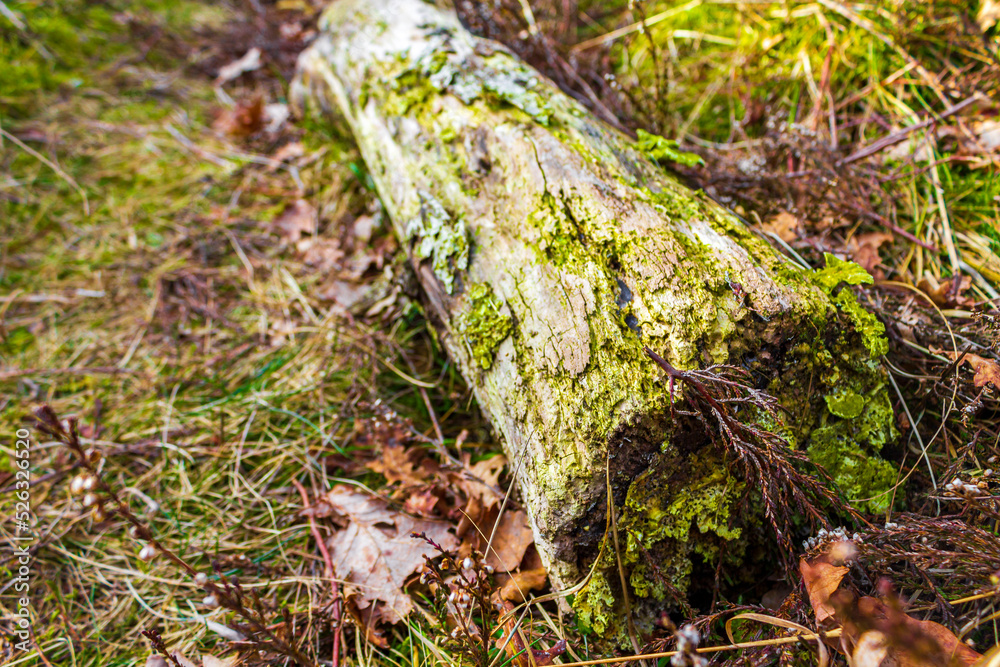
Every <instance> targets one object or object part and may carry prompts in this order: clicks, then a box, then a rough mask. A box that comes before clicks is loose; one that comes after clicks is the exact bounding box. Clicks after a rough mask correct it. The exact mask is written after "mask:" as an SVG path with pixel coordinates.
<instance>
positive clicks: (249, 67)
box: [215, 46, 261, 86]
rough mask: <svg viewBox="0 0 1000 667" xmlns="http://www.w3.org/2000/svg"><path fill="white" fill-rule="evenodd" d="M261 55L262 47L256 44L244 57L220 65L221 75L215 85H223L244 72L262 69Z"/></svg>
mask: <svg viewBox="0 0 1000 667" xmlns="http://www.w3.org/2000/svg"><path fill="white" fill-rule="evenodd" d="M260 55H261V53H260V49H258V48H257V47H256V46H255V47H253V48H252V49H250V50H249V51H247V52H246V53H245V54H243V57H242V58H239V59H238V60H234V61H233V62H231V63H229V64H228V65H224V66H222V67H220V68H219V76H217V77H216V79H215V85H216V86H221V85H222V84H224V83H227V82H229V81H232V80H233V79H235V78H236V77H238V76H240V75H241V74H243V73H244V72H252V71H253V70H255V69H260V65H261V62H260Z"/></svg>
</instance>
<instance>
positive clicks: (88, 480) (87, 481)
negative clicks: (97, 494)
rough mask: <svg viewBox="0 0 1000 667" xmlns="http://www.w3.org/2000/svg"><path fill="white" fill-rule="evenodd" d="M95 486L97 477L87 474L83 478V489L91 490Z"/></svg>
mask: <svg viewBox="0 0 1000 667" xmlns="http://www.w3.org/2000/svg"><path fill="white" fill-rule="evenodd" d="M95 486H97V478H96V477H94V476H93V475H87V476H86V477H84V478H83V490H84V491H93V490H94V487H95Z"/></svg>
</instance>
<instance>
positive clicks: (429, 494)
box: [403, 489, 441, 517]
mask: <svg viewBox="0 0 1000 667" xmlns="http://www.w3.org/2000/svg"><path fill="white" fill-rule="evenodd" d="M440 500H441V499H440V498H438V497H437V496H436V495H435V494H434V492H433V491H431V490H430V489H426V490H424V491H421V492H420V493H414V494H412V495H411V496H410V497H409V498H407V499H406V502H405V503H403V509H404V510H406V511H407V512H409V513H410V514H416V515H417V516H425V517H434V516H437V513H436V512H435V511H434V508H435V507H437V504H438V502H439V501H440Z"/></svg>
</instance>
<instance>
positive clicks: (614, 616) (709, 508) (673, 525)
mask: <svg viewBox="0 0 1000 667" xmlns="http://www.w3.org/2000/svg"><path fill="white" fill-rule="evenodd" d="M743 490H744V484H743V483H742V482H739V481H737V480H736V479H735V478H733V477H732V476H731V475H730V474H729V473H728V471H727V469H726V465H725V462H724V461H723V460H722V459H721V457H720V456H719V455H718V454H717V453H716V452H715V450H714V449H703V450H701V451H699V452H696V453H693V454H690V455H687V456H682V455H680V454H679V453H678V452H677V451H676V449H675V448H673V447H671V446H670V445H669V444H667V445H665V447H664V453H663V454H662V455H661V456H660V457H659V458H658V459H657V461H656V462H655V463H654V464H653V465H652V466H650V467H649V468H648V469H647V470H646V471H645V472H644V473H642V474H641V475H639V477H637V478H636V479H635V481H634V482H632V484H631V486H630V487H629V490H628V495H627V497H626V500H625V504H624V507H623V508H622V509H621V510H620V516H619V517H618V534H619V546H620V548H621V554H620V555H621V560H622V566H623V567H624V568H625V570H626V572H627V573H628V583H629V586H630V588H631V589H632V598H633V600H635V601H636V602H638V603H640V604H641V603H642V600H644V599H648V600H656V601H657V602H659V603H663V602H666V601H668V600H669V599H670V597H671V595H672V594H674V593H675V592H676V593H680V594H684V593H685V592H686V591H687V589H688V586H689V585H690V578H691V573H692V571H693V567H694V566H693V562H692V557H695V556H700V557H701V558H703V559H705V560H707V561H713V560H716V559H718V558H720V557H722V549H721V548H720V547H721V545H722V544H726V545H727V546H726V549H725V552H726V558H727V559H728V558H738V557H739V556H741V555H742V554H743V545H742V542H741V540H742V537H743V529H742V527H740V526H739V525H737V523H743V525H746V523H745V521H744V522H741V521H739V520H738V519H737V518H736V517H735V515H734V510H735V504H736V502H737V501H738V499H739V498H740V497H741V496H742V494H743ZM605 539H608V537H606V538H605ZM617 566H618V564H617V559H616V557H615V554H614V549H613V548H612V547H611V544H606V545H605V547H604V549H603V552H602V556H601V559H600V561H599V562H598V565H597V569H596V571H595V574H594V576H593V577H592V578H591V580H590V582H589V583H588V584H587V586H586V588H584V590H583V591H582V592H581V593H580V595H578V596H577V598H576V599H575V600H574V603H573V604H574V608H575V609H576V611H577V613H578V614H579V615H580V618H581V620H583V621H584V623H585V624H586V625H588V626H589V627H591V628H593V629H594V630H595V631H596V632H597V633H598V634H602V635H604V636H605V637H607V638H617V639H618V640H619V641H623V640H624V639H625V634H624V633H625V626H624V623H623V614H622V611H623V610H622V609H620V608H619V607H618V606H616V605H617V603H616V598H615V595H614V593H613V592H612V587H611V585H610V584H609V581H615V582H617V578H616V576H617V575H616V570H617ZM671 589H672V590H671Z"/></svg>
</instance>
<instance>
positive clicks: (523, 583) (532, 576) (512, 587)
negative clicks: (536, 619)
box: [500, 567, 548, 604]
mask: <svg viewBox="0 0 1000 667" xmlns="http://www.w3.org/2000/svg"><path fill="white" fill-rule="evenodd" d="M547 580H548V574H547V573H546V572H545V568H544V567H539V568H536V569H534V570H522V571H521V572H515V573H513V574H511V576H510V579H508V580H507V581H506V583H504V585H503V586H502V587H501V588H500V598H501V599H502V600H510V601H511V602H513V603H514V604H520V603H522V602H524V594H525V593H527V592H528V591H533V590H535V589H538V588H543V587H544V586H545V582H546V581H547Z"/></svg>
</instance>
